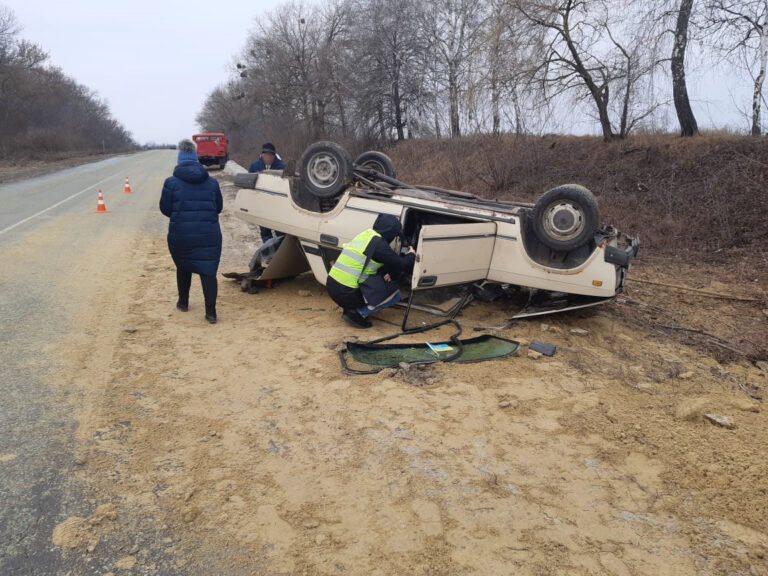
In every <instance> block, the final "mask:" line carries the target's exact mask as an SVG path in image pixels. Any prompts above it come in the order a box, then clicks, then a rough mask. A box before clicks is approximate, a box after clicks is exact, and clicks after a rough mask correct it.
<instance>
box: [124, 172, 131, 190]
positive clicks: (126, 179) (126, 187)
mask: <svg viewBox="0 0 768 576" xmlns="http://www.w3.org/2000/svg"><path fill="white" fill-rule="evenodd" d="M123 192H125V193H126V194H130V193H131V184H130V182H128V176H126V177H125V189H124V190H123Z"/></svg>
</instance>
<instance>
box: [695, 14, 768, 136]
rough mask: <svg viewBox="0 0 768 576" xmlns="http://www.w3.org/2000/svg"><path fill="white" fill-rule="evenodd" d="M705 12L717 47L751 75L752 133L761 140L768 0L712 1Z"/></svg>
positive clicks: (767, 54) (767, 50)
mask: <svg viewBox="0 0 768 576" xmlns="http://www.w3.org/2000/svg"><path fill="white" fill-rule="evenodd" d="M706 9H707V20H708V22H709V25H710V31H711V32H713V33H714V34H713V37H714V42H713V43H714V44H715V47H716V48H717V49H718V50H719V51H720V52H722V53H724V54H725V55H726V57H727V58H728V59H729V61H730V62H732V63H733V64H736V65H737V66H741V65H743V67H744V68H746V69H747V70H748V71H749V73H750V74H751V75H752V102H751V107H750V111H751V133H752V135H753V136H760V134H761V133H762V120H761V116H762V100H763V84H764V83H765V75H766V68H768V0H739V1H733V0H710V1H709V2H708V3H707V5H706ZM755 68H756V69H757V70H756V71H754V69H755Z"/></svg>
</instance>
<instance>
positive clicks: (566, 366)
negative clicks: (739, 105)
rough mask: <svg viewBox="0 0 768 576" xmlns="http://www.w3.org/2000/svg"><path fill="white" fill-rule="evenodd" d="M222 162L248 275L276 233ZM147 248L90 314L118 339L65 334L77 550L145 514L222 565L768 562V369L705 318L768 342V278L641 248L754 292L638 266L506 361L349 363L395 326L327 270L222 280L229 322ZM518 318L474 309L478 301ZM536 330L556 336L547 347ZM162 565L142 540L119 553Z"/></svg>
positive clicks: (544, 326)
mask: <svg viewBox="0 0 768 576" xmlns="http://www.w3.org/2000/svg"><path fill="white" fill-rule="evenodd" d="M214 175H215V176H218V175H217V174H214ZM220 180H221V182H222V183H223V184H224V186H223V189H224V194H225V199H226V203H227V205H228V206H227V208H226V209H225V214H224V215H223V217H222V225H223V227H224V230H225V248H224V256H223V261H222V265H221V271H222V272H226V271H231V270H240V271H243V270H244V269H246V268H247V263H248V260H249V258H250V255H251V253H252V252H253V250H254V249H255V247H256V246H257V245H258V235H257V233H256V232H257V231H256V230H252V229H250V228H249V227H247V226H246V225H245V224H243V223H241V222H240V221H239V220H237V219H235V218H234V217H233V216H232V213H231V206H232V200H233V198H234V194H235V190H234V188H233V187H232V185H231V184H228V183H227V180H229V178H228V177H227V176H226V175H222V176H221V178H220ZM132 259H133V260H132V261H134V262H136V263H137V265H138V266H139V267H140V270H139V273H138V274H136V270H135V269H126V270H125V273H124V276H122V277H118V278H114V279H113V281H114V282H115V283H120V284H122V286H123V288H124V292H125V294H126V299H127V302H128V303H127V304H126V314H125V315H108V316H107V317H99V315H98V314H97V312H95V311H93V309H92V308H89V309H87V310H83V314H82V317H81V321H82V323H83V326H82V329H83V331H84V332H87V333H88V334H90V335H91V337H92V338H93V339H96V338H98V340H99V342H100V345H101V348H100V350H101V351H100V352H99V351H96V352H95V351H94V350H93V349H92V348H90V347H84V346H83V345H82V340H81V339H79V338H78V337H76V336H75V335H73V338H72V339H71V340H70V341H68V342H66V343H65V344H63V345H62V346H61V347H60V349H59V354H60V356H61V358H62V362H63V363H64V365H65V366H67V367H68V368H67V369H68V371H70V373H71V374H73V375H74V378H73V379H72V381H71V382H70V385H71V386H74V387H76V389H77V390H76V391H77V396H78V398H79V399H80V400H79V402H81V403H83V408H82V409H81V410H79V412H78V414H77V418H78V420H79V423H80V426H79V430H78V446H79V448H78V456H77V458H78V464H79V465H80V471H79V472H78V474H79V475H80V477H81V479H82V480H83V481H85V482H86V483H87V484H88V485H89V486H90V488H91V490H92V494H93V502H94V512H93V515H92V516H90V517H88V518H85V517H83V518H79V517H75V518H69V519H68V520H66V521H65V522H64V523H62V524H60V525H59V526H58V527H57V530H56V531H55V532H54V534H53V535H52V539H53V543H54V544H55V545H57V546H61V547H63V548H66V549H67V550H70V553H72V554H86V553H87V550H88V547H89V546H91V547H92V546H95V545H96V544H97V543H98V541H99V538H102V537H108V536H109V534H110V533H111V532H114V531H120V530H123V531H130V530H131V526H130V525H126V524H125V523H121V521H120V519H121V518H124V517H128V516H132V517H143V518H151V519H153V521H155V522H156V523H157V525H158V526H159V527H160V528H162V529H163V530H167V531H169V532H170V533H172V534H173V535H174V537H173V538H168V540H167V542H166V545H167V554H168V555H169V556H170V557H172V558H173V559H174V562H175V566H177V568H178V573H179V574H208V573H210V571H208V570H206V566H209V562H210V559H213V558H215V559H216V561H217V563H218V564H219V565H223V566H226V567H227V573H228V574H270V575H294V574H295V575H338V574H353V575H390V574H392V575H394V574H398V575H399V574H414V575H416V574H430V575H464V574H466V575H496V574H498V575H502V574H519V575H525V574H532V575H533V574H563V575H565V574H568V575H581V574H583V575H587V574H595V575H596V574H612V575H617V576H625V575H640V574H647V575H664V574H668V575H675V576H681V575H686V574H722V575H726V574H728V575H740V574H743V575H765V574H768V529H767V528H766V526H768V523H767V522H766V518H768V460H767V459H766V455H767V454H768V416H767V415H766V408H765V402H764V397H765V396H766V394H768V374H766V372H765V371H763V370H761V369H760V368H759V367H758V366H756V365H755V362H754V360H755V358H751V359H750V358H746V357H742V356H740V355H739V354H738V351H739V350H740V349H739V348H738V347H737V344H738V342H736V341H735V340H732V339H721V340H718V339H717V338H716V337H709V336H707V334H709V333H710V331H711V330H713V329H714V328H712V327H711V326H710V324H708V322H713V321H715V320H713V319H719V320H718V321H721V322H723V323H727V324H728V325H729V326H732V327H734V329H736V331H737V332H739V328H741V330H740V331H741V333H742V335H744V334H747V333H748V335H749V340H750V341H751V340H754V341H755V342H753V344H754V347H753V348H754V349H753V348H750V354H752V353H753V352H754V350H755V349H760V347H761V346H763V347H764V346H765V342H766V340H765V338H766V333H767V332H768V331H766V323H768V317H767V316H766V314H768V313H767V312H766V311H765V310H764V309H765V308H766V307H767V306H766V304H765V278H762V279H758V280H760V281H759V282H751V283H748V282H739V283H737V284H734V285H728V284H725V283H718V282H719V280H718V278H716V277H715V275H713V274H711V273H709V272H708V271H707V270H701V269H698V270H697V269H696V268H695V267H692V269H691V271H690V274H688V275H687V276H686V278H685V279H681V278H680V277H679V276H678V275H676V274H675V270H677V269H679V268H678V266H677V265H675V266H672V265H669V264H664V263H658V262H650V263H649V262H646V263H643V262H640V263H639V265H638V266H637V267H636V268H635V269H633V271H632V272H633V274H635V275H636V277H637V278H638V279H641V278H642V279H646V280H648V281H665V282H667V283H676V284H685V285H686V286H691V287H693V288H696V289H699V290H707V291H711V292H715V293H718V294H720V295H721V296H722V294H726V295H728V294H730V295H738V296H740V297H743V298H755V299H756V301H751V300H750V301H746V300H745V301H741V300H732V299H724V298H722V297H714V296H710V295H705V294H702V293H699V292H693V291H684V290H678V289H670V288H664V287H658V286H653V285H650V284H643V283H639V282H636V283H630V289H629V290H628V292H627V293H626V294H625V295H624V296H623V298H622V299H621V300H620V301H619V302H617V303H614V304H610V305H607V306H604V307H600V308H595V309H592V310H591V311H584V312H580V313H572V314H567V315H560V316H550V317H547V318H541V319H536V320H530V321H518V322H514V323H512V324H511V325H509V326H508V327H507V328H505V329H503V330H494V331H491V332H492V333H495V334H498V335H501V336H504V337H507V338H513V339H517V340H519V341H520V342H521V343H522V344H523V346H522V347H521V349H520V350H519V351H518V352H517V354H516V355H514V356H512V357H509V358H506V359H503V360H498V361H492V362H486V363H482V364H468V365H452V364H441V365H434V366H431V367H428V368H426V369H424V370H418V369H415V368H411V369H410V370H407V371H404V370H398V371H388V372H386V373H382V374H379V375H375V376H347V375H345V374H344V373H343V372H342V370H341V367H340V364H339V360H338V356H337V351H338V349H339V347H340V345H342V343H343V342H344V341H345V340H349V339H356V338H361V339H372V338H375V337H380V336H385V335H387V334H391V333H393V332H394V331H396V329H395V327H394V326H392V325H390V324H387V323H383V322H376V323H375V324H374V328H373V329H371V330H368V331H365V332H359V331H355V330H354V329H352V328H350V327H348V326H347V325H345V324H343V323H342V322H341V319H340V311H339V310H338V309H337V308H336V307H335V305H334V304H333V302H332V301H331V300H330V299H329V298H328V297H327V295H326V294H325V291H324V289H323V287H322V286H320V285H319V284H317V283H316V282H315V281H314V279H313V278H312V277H311V276H306V275H304V276H301V277H298V278H296V279H293V280H289V281H283V282H280V283H278V284H277V285H276V286H275V287H274V288H272V289H262V290H260V291H259V293H258V294H255V295H250V294H247V293H244V292H241V291H240V289H239V286H238V285H237V284H236V283H234V282H229V281H227V280H222V281H221V282H220V289H219V304H218V310H219V323H218V324H216V325H214V326H211V325H208V324H207V323H206V322H205V320H204V318H203V314H204V308H203V303H202V294H201V291H200V288H199V285H197V284H195V285H194V286H193V292H192V296H191V303H190V310H189V312H187V313H182V312H179V311H177V310H176V309H175V306H174V304H175V301H176V296H175V284H174V282H175V276H174V268H173V263H172V261H171V259H170V257H169V255H168V253H167V248H166V245H165V238H164V236H162V235H157V236H152V235H148V236H147V237H145V238H143V240H142V241H141V242H140V243H139V244H138V245H137V246H136V247H135V253H134V254H133V256H132ZM744 273H745V274H746V276H750V269H749V268H748V267H747V268H746V270H745V272H744ZM398 314H399V313H398V312H397V311H388V312H387V313H386V314H384V315H383V317H384V318H385V319H388V320H390V321H392V322H397V321H398ZM508 317H509V311H508V310H506V309H505V305H504V304H499V303H490V304H485V303H482V304H481V303H478V304H476V305H473V306H470V307H468V308H467V309H466V310H465V312H464V313H463V315H462V316H461V318H460V320H461V322H462V324H464V325H465V327H472V326H498V325H502V324H504V323H505V322H506V319H507V318H508ZM661 326H667V327H668V328H661ZM669 326H672V328H669ZM745 326H749V327H750V328H749V330H746V328H745ZM681 327H683V328H684V327H688V328H689V331H688V332H686V331H685V330H682V329H680V328H681ZM467 329H468V330H469V329H470V328H467ZM447 334H448V332H445V333H443V334H442V335H443V336H445V335H447ZM430 338H431V339H432V340H435V339H437V337H436V336H430ZM745 338H746V336H745ZM532 339H539V340H543V341H546V342H550V343H553V344H556V345H557V347H558V348H557V352H556V354H555V355H554V356H553V357H551V358H547V357H541V358H538V359H534V358H531V357H529V356H528V354H527V346H526V345H527V343H529V342H530V341H531V340H532ZM742 344H744V345H745V346H747V345H748V343H747V342H742ZM724 346H728V347H730V348H735V349H736V351H735V352H734V351H732V350H730V351H729V350H728V349H727V348H724ZM766 360H768V359H766ZM705 414H712V415H715V416H722V417H727V418H729V419H730V422H731V423H732V426H730V427H722V426H718V425H715V424H713V423H711V422H710V421H708V420H707V419H706V418H705V416H704V415H705ZM127 511H130V514H126V512H127ZM153 568H154V567H153V566H152V565H151V564H150V563H149V561H148V559H147V556H146V554H144V551H143V550H142V549H139V548H134V549H126V550H125V555H124V556H123V557H121V558H119V559H116V562H115V569H114V572H115V573H116V574H129V573H137V574H138V573H141V574H144V573H147V574H150V573H153Z"/></svg>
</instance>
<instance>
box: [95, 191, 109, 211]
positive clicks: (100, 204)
mask: <svg viewBox="0 0 768 576" xmlns="http://www.w3.org/2000/svg"><path fill="white" fill-rule="evenodd" d="M96 212H97V213H106V212H109V210H107V205H106V204H104V194H102V193H101V190H99V202H98V203H97V204H96Z"/></svg>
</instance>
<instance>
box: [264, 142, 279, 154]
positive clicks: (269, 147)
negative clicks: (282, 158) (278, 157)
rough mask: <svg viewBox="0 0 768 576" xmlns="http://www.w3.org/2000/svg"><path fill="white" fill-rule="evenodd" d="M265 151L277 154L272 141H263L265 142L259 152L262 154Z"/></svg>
mask: <svg viewBox="0 0 768 576" xmlns="http://www.w3.org/2000/svg"><path fill="white" fill-rule="evenodd" d="M265 152H266V153H267V154H277V151H276V150H275V145H274V144H272V142H267V143H265V144H264V145H263V146H262V147H261V153H262V154H264V153H265Z"/></svg>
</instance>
